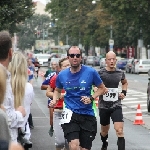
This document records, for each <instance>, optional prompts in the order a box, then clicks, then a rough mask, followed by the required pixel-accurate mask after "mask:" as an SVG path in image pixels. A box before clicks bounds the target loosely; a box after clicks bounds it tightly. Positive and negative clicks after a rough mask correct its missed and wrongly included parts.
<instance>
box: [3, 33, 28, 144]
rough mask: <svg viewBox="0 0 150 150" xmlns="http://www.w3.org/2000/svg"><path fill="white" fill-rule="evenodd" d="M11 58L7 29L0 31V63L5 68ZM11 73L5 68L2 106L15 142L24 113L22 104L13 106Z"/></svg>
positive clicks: (10, 44) (10, 42) (9, 38)
mask: <svg viewBox="0 0 150 150" xmlns="http://www.w3.org/2000/svg"><path fill="white" fill-rule="evenodd" d="M11 60H12V41H11V37H10V35H9V32H7V31H1V32H0V63H1V64H2V65H3V66H4V67H5V68H6V69H7V68H8V65H9V63H10V61H11ZM10 81H11V74H10V72H9V71H8V70H7V82H6V93H5V97H4V102H3V106H4V108H5V111H6V114H7V116H8V120H9V121H10V126H9V127H10V131H11V140H12V141H15V142H17V136H18V127H21V126H22V123H23V122H24V118H23V117H24V116H25V115H26V112H25V109H24V107H23V106H21V105H20V106H19V107H17V108H16V109H15V107H14V95H13V93H12V88H11V83H10Z"/></svg>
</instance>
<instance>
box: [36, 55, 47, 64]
mask: <svg viewBox="0 0 150 150" xmlns="http://www.w3.org/2000/svg"><path fill="white" fill-rule="evenodd" d="M34 57H36V58H37V59H38V62H39V64H40V66H48V59H49V57H50V54H35V55H34Z"/></svg>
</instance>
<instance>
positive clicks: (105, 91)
mask: <svg viewBox="0 0 150 150" xmlns="http://www.w3.org/2000/svg"><path fill="white" fill-rule="evenodd" d="M107 93H108V89H107V88H106V87H105V90H104V92H103V95H105V94H107Z"/></svg>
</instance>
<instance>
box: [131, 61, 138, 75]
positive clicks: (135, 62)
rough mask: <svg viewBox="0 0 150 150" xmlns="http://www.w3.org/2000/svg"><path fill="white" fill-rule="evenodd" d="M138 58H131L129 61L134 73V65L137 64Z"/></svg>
mask: <svg viewBox="0 0 150 150" xmlns="http://www.w3.org/2000/svg"><path fill="white" fill-rule="evenodd" d="M137 62H138V60H137V59H133V60H132V62H131V73H135V65H136V64H137Z"/></svg>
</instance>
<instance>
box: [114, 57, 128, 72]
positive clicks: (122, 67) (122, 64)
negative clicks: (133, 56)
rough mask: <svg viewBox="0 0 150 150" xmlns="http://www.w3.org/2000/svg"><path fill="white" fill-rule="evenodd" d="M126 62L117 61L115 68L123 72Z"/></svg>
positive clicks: (123, 60) (124, 60)
mask: <svg viewBox="0 0 150 150" xmlns="http://www.w3.org/2000/svg"><path fill="white" fill-rule="evenodd" d="M127 61H128V60H127V59H121V60H118V61H117V63H116V68H117V69H122V70H125V68H126V65H127Z"/></svg>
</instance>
